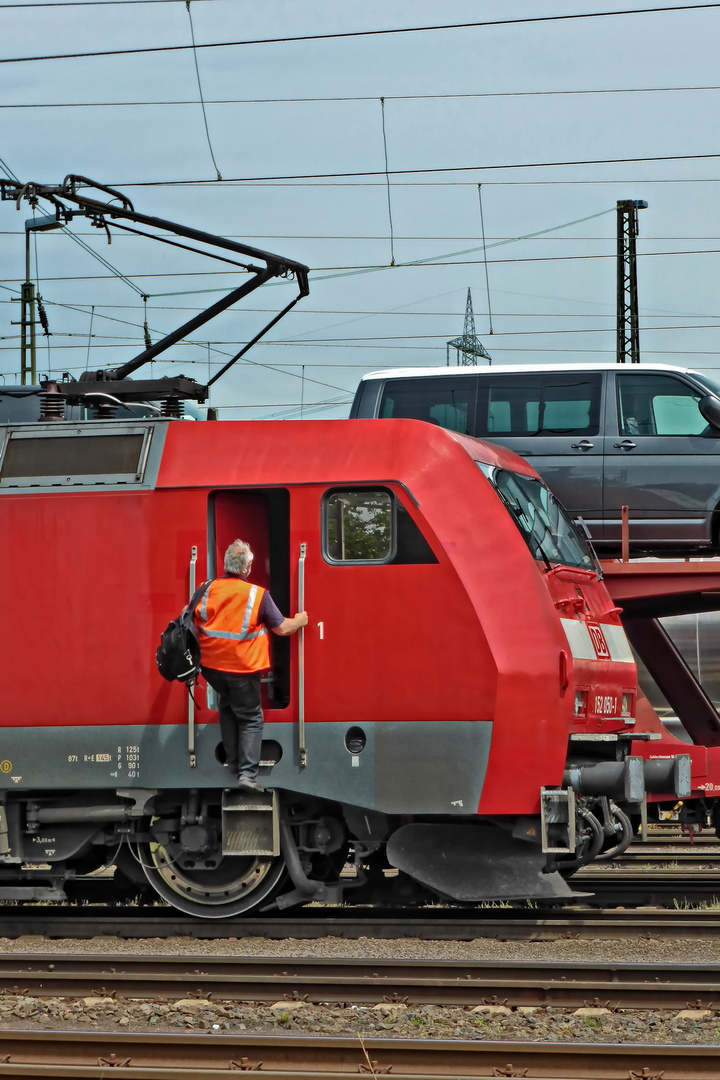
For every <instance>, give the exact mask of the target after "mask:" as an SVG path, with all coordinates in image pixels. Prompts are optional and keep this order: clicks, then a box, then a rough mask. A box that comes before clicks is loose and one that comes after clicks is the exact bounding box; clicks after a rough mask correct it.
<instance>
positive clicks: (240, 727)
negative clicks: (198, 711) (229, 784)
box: [202, 668, 263, 780]
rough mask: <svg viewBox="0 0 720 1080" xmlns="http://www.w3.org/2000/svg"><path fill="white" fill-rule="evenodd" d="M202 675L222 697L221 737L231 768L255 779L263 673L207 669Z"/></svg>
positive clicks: (234, 771)
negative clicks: (261, 676)
mask: <svg viewBox="0 0 720 1080" xmlns="http://www.w3.org/2000/svg"><path fill="white" fill-rule="evenodd" d="M202 673H203V675H204V676H205V678H206V679H207V681H208V683H209V684H210V686H212V688H213V690H214V691H215V693H216V694H217V696H218V705H219V709H220V735H221V737H222V744H223V748H224V750H225V760H226V761H227V766H228V769H229V770H230V773H231V774H232V775H237V776H242V777H245V778H247V779H249V780H255V779H256V777H257V773H258V765H259V764H260V753H261V751H262V731H263V713H262V707H261V704H260V672H257V673H256V674H252V675H236V674H235V673H234V672H231V671H217V670H215V669H214V668H203V669H202Z"/></svg>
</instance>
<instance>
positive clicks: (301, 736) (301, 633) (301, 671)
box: [298, 544, 307, 769]
mask: <svg viewBox="0 0 720 1080" xmlns="http://www.w3.org/2000/svg"><path fill="white" fill-rule="evenodd" d="M306 555H307V544H301V545H300V558H299V559H298V611H304V610H305V556H306ZM298 756H299V758H300V767H301V768H303V769H304V768H305V766H306V765H307V747H306V745H305V627H304V626H301V627H300V629H299V630H298Z"/></svg>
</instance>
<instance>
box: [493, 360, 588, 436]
mask: <svg viewBox="0 0 720 1080" xmlns="http://www.w3.org/2000/svg"><path fill="white" fill-rule="evenodd" d="M600 380H601V377H600V376H599V375H582V374H580V375H569V374H568V375H555V374H547V375H525V374H523V375H500V374H499V375H497V376H496V377H494V378H493V377H492V376H488V375H483V377H482V379H481V380H478V382H479V384H480V385H479V394H478V411H477V427H476V430H475V432H474V434H475V435H477V436H478V437H479V438H481V439H482V438H488V439H492V437H493V435H504V436H513V435H520V436H522V435H597V434H598V430H599V423H600V385H601V381H600Z"/></svg>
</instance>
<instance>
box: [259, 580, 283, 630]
mask: <svg viewBox="0 0 720 1080" xmlns="http://www.w3.org/2000/svg"><path fill="white" fill-rule="evenodd" d="M284 619H285V616H284V615H283V614H282V612H281V611H280V608H279V607H278V606H277V604H276V603H275V601H274V600H273V598H272V596H271V595H270V593H269V592H268V591H267V589H266V590H265V592H264V593H263V598H262V600H261V601H260V609H259V611H258V622H261V623H262V624H263V625H264V626H267V628H268V629H269V630H272V629H273V627H275V626H279V625H280V623H281V622H283V621H284Z"/></svg>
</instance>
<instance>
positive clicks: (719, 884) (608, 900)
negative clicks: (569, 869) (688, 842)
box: [570, 866, 720, 907]
mask: <svg viewBox="0 0 720 1080" xmlns="http://www.w3.org/2000/svg"><path fill="white" fill-rule="evenodd" d="M570 885H571V887H572V888H573V889H575V890H576V891H577V892H579V893H583V892H588V893H591V894H592V895H591V896H590V897H587V902H588V903H590V904H596V903H597V904H603V905H607V906H612V905H613V904H623V905H625V904H629V905H633V904H634V905H650V906H653V907H672V906H673V905H675V904H678V903H680V904H703V903H717V901H718V898H720V868H719V869H708V870H700V869H693V870H692V871H689V870H688V869H683V868H682V867H680V868H678V869H677V870H672V869H668V868H667V867H664V868H661V869H656V870H652V869H623V868H622V867H616V868H614V869H607V870H601V869H599V868H598V867H596V866H590V867H588V868H587V869H581V870H579V871H578V872H577V873H576V874H574V875H573V877H572V878H571V879H570Z"/></svg>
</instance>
